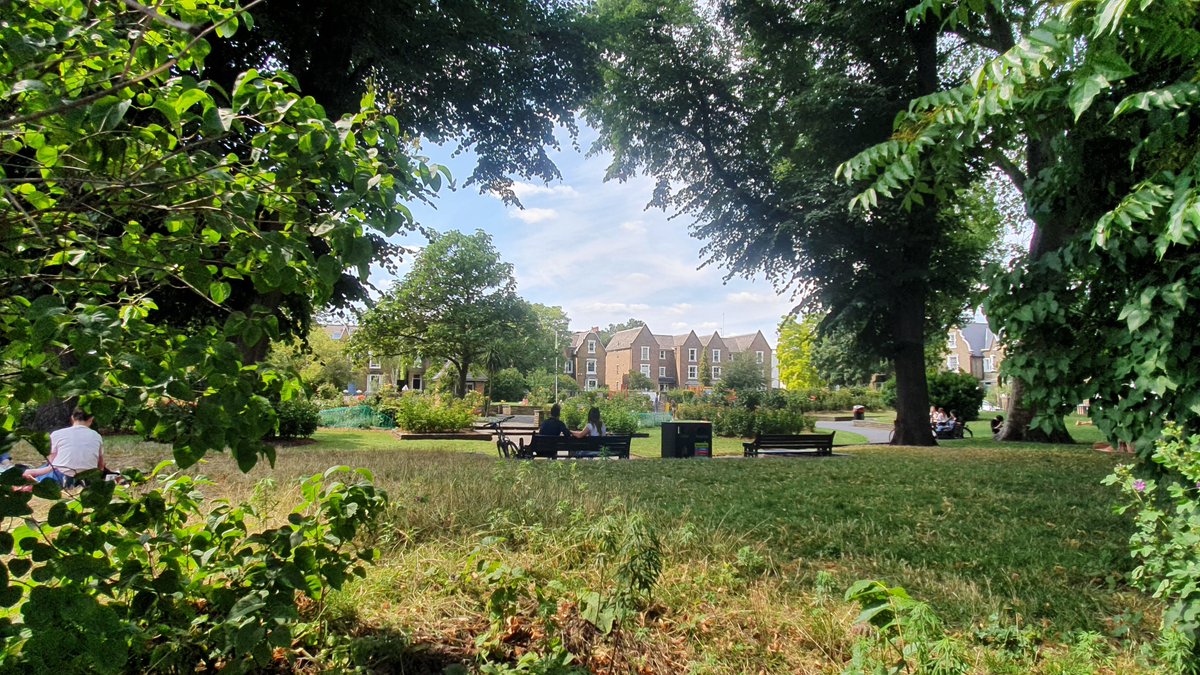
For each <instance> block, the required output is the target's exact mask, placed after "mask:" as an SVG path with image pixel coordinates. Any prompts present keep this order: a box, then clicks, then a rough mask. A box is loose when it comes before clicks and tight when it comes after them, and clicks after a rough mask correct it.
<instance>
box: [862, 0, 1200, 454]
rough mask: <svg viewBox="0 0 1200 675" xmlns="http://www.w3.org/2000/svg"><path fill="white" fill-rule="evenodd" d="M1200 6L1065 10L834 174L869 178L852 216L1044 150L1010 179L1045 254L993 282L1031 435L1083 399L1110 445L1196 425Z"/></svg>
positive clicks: (922, 105)
mask: <svg viewBox="0 0 1200 675" xmlns="http://www.w3.org/2000/svg"><path fill="white" fill-rule="evenodd" d="M945 7H946V5H945V3H940V2H928V3H923V5H922V11H926V10H927V11H944V10H945ZM1198 11H1200V10H1197V8H1196V7H1195V6H1194V5H1191V4H1188V3H1180V2H1145V3H1136V4H1135V3H1125V2H1120V1H1116V0H1109V1H1106V2H1100V3H1084V2H1069V3H1064V4H1063V5H1062V6H1061V7H1059V8H1056V10H1055V11H1053V12H1048V13H1046V14H1045V15H1043V16H1044V20H1043V21H1042V22H1041V23H1040V24H1039V25H1038V26H1036V27H1034V28H1033V29H1031V30H1029V31H1028V32H1027V33H1026V34H1025V35H1024V36H1022V38H1021V39H1020V40H1018V41H1017V42H1016V43H1015V44H1014V45H1013V46H1012V47H1011V48H1010V49H1008V50H1007V51H1004V53H1002V54H1001V55H999V56H997V57H996V58H994V59H992V60H990V61H988V62H987V63H986V64H985V65H984V66H983V67H981V68H979V69H978V70H976V71H975V72H974V73H973V74H972V75H971V77H970V78H969V79H968V80H967V81H966V82H965V83H963V84H962V85H961V86H958V87H955V88H953V89H950V90H947V91H941V92H937V93H935V94H933V95H930V96H926V97H922V98H918V99H916V100H914V101H913V103H912V105H911V107H910V109H909V111H908V112H907V113H906V114H905V115H903V116H901V117H900V118H899V119H898V121H897V125H898V126H897V129H896V134H895V135H894V137H893V138H892V140H890V141H888V142H886V143H884V144H881V145H877V146H875V147H872V148H870V149H868V150H866V151H864V152H863V153H861V154H860V155H858V156H857V157H855V158H854V159H852V160H851V161H849V162H847V163H846V165H845V166H844V167H843V169H842V173H843V175H846V176H849V177H851V178H856V179H865V180H866V181H867V184H866V188H865V189H864V191H863V192H862V193H861V194H860V195H859V197H858V198H857V199H856V203H857V204H859V205H866V204H870V203H873V202H875V201H877V200H878V198H879V197H881V196H882V197H887V196H895V197H900V198H903V199H905V200H907V201H908V202H912V201H913V196H914V195H918V196H919V195H937V194H941V193H945V192H947V191H950V190H953V189H955V187H956V186H957V185H958V184H959V183H958V180H959V176H960V175H961V172H962V168H963V167H964V166H967V165H970V164H971V163H972V162H976V161H978V160H979V159H980V158H986V157H988V156H994V155H995V153H996V152H997V151H1004V150H1008V149H1012V148H1017V147H1020V146H1022V145H1030V144H1035V145H1037V147H1038V148H1040V151H1041V155H1040V156H1036V155H1033V154H1031V155H1029V156H1028V157H1026V158H1025V165H1024V166H1011V167H1009V168H1010V175H1012V176H1013V177H1014V179H1015V180H1016V181H1017V183H1018V185H1019V186H1020V187H1021V188H1022V190H1023V192H1024V194H1025V199H1026V205H1027V209H1028V211H1029V213H1030V215H1031V217H1033V219H1034V220H1035V222H1037V223H1038V224H1039V228H1040V232H1039V236H1040V237H1041V240H1042V241H1041V242H1038V241H1035V244H1040V245H1039V246H1036V247H1035V249H1036V250H1037V252H1038V255H1032V254H1031V255H1030V256H1029V258H1028V259H1026V260H1022V261H1019V262H1018V263H1017V264H1016V265H1014V266H1012V267H1011V268H1010V269H1007V270H1005V271H1003V272H1002V273H1001V274H1000V275H999V276H997V278H996V279H995V283H994V284H993V286H992V293H991V296H990V298H989V301H988V304H987V311H988V314H989V316H990V317H991V318H992V319H993V321H996V322H997V323H998V324H999V326H1001V327H1002V328H1003V329H1004V332H1005V340H1006V344H1007V345H1008V347H1009V349H1010V354H1009V356H1008V358H1006V359H1005V363H1004V366H1003V369H1004V372H1005V373H1007V374H1009V375H1011V376H1014V377H1015V378H1016V379H1017V381H1022V382H1026V383H1028V395H1029V397H1030V398H1031V399H1033V401H1034V402H1035V403H1036V404H1037V407H1038V409H1039V410H1040V411H1041V413H1042V414H1041V415H1040V416H1039V417H1038V418H1037V419H1036V420H1034V422H1035V423H1036V424H1038V425H1039V426H1041V427H1043V428H1046V429H1049V428H1051V427H1052V426H1053V424H1054V418H1055V417H1056V416H1057V414H1059V413H1061V412H1062V411H1064V410H1067V409H1069V408H1070V407H1072V406H1074V405H1075V404H1077V403H1078V402H1079V401H1081V400H1088V401H1090V402H1091V408H1090V410H1091V414H1092V416H1093V419H1094V420H1095V421H1096V424H1097V426H1098V427H1099V428H1100V429H1101V430H1102V431H1103V432H1104V433H1105V434H1106V435H1107V436H1108V437H1109V438H1110V439H1112V440H1114V441H1127V442H1134V443H1137V445H1138V448H1139V451H1141V452H1143V453H1147V452H1149V450H1150V448H1151V447H1152V441H1153V439H1154V438H1156V437H1157V436H1158V434H1159V431H1160V429H1161V426H1162V424H1163V421H1164V420H1167V419H1174V420H1177V421H1178V422H1179V423H1180V424H1181V425H1183V426H1184V427H1185V428H1186V429H1192V430H1194V429H1195V428H1196V425H1197V424H1198V423H1200V393H1197V392H1200V369H1198V368H1197V367H1196V365H1195V364H1196V363H1197V358H1196V356H1197V350H1198V349H1200V343H1198V342H1197V340H1196V338H1195V330H1194V326H1196V325H1197V321H1198V319H1200V317H1198V316H1197V315H1196V312H1197V307H1200V303H1198V302H1197V293H1198V292H1200V291H1197V290H1196V289H1198V288H1200V278H1197V277H1196V275H1197V270H1198V269H1200V265H1197V262H1198V257H1197V247H1196V242H1197V232H1198V225H1200V191H1198V190H1197V186H1196V183H1197V179H1198V171H1200V161H1198V160H1200V154H1197V152H1196V150H1195V147H1196V145H1197V124H1196V102H1197V101H1200V93H1198V91H1200V90H1197V86H1196V84H1195V82H1194V81H1193V80H1194V77H1193V75H1194V69H1195V61H1196V56H1197V54H1200V31H1198V30H1197V28H1196V26H1197V18H1198ZM954 16H955V15H950V17H951V20H954V19H953V17H954Z"/></svg>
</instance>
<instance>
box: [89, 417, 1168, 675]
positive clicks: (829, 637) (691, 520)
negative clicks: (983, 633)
mask: <svg viewBox="0 0 1200 675" xmlns="http://www.w3.org/2000/svg"><path fill="white" fill-rule="evenodd" d="M839 436H841V434H839ZM314 440H315V442H313V443H309V444H298V445H291V446H283V447H280V448H279V449H278V458H277V462H276V466H275V467H274V468H272V467H269V466H266V465H265V464H264V465H260V466H259V467H257V468H256V469H255V470H253V471H252V472H250V473H249V474H242V473H241V472H239V471H238V470H237V468H236V466H235V465H234V463H233V462H232V461H231V460H230V458H229V457H228V456H226V455H223V454H217V455H211V456H210V457H208V458H207V460H206V462H205V463H203V464H202V465H200V466H198V467H197V468H196V469H194V471H198V472H202V473H204V474H206V475H208V476H210V477H212V478H213V479H214V480H215V481H216V486H214V487H213V488H211V489H210V490H209V495H208V496H209V497H210V498H228V499H234V500H257V502H258V503H259V504H260V505H262V506H263V507H264V508H265V509H266V510H268V511H271V512H273V513H274V516H275V518H276V519H277V520H281V519H282V518H283V517H284V516H285V515H286V512H287V510H288V508H289V505H290V504H292V503H294V502H295V501H296V499H297V493H296V488H295V485H296V483H297V480H298V479H299V477H301V476H304V475H309V474H312V473H316V472H319V471H323V470H324V469H325V468H327V467H328V466H330V465H336V464H347V465H351V466H356V467H366V468H369V469H371V470H372V471H373V472H374V474H375V478H376V481H377V482H378V484H379V485H380V486H381V487H383V488H385V489H386V490H387V491H388V492H389V494H390V495H391V499H392V504H393V506H392V508H391V509H390V511H389V514H388V516H387V518H386V519H385V520H384V522H382V523H380V524H379V526H378V527H376V528H374V529H373V543H375V544H376V545H378V546H380V547H381V549H382V550H383V552H384V555H383V558H382V560H381V561H380V563H379V565H377V566H375V567H373V568H372V569H371V571H370V574H369V576H368V578H367V579H366V580H365V581H363V582H361V583H358V584H356V585H354V586H353V587H351V588H350V589H348V590H347V591H346V592H344V593H342V594H339V595H338V599H337V600H336V602H335V605H336V606H337V608H338V611H339V612H341V613H342V614H344V615H345V616H346V617H347V618H348V620H353V621H355V622H358V623H359V624H363V625H366V626H370V627H373V628H372V629H373V630H388V631H397V632H398V633H402V634H404V635H406V636H408V638H406V639H411V640H413V641H414V642H415V643H417V644H419V645H424V647H422V648H421V649H427V648H431V647H433V648H437V649H442V648H444V649H447V650H449V652H451V653H453V654H459V655H462V654H469V653H471V651H472V650H473V649H474V647H473V645H474V638H475V637H476V636H477V635H478V634H479V632H480V631H483V630H485V629H486V627H487V619H486V609H485V605H486V598H485V597H483V596H482V595H480V594H481V593H484V592H485V591H483V590H481V587H480V585H479V584H478V583H477V582H476V581H473V580H472V577H471V576H470V574H468V572H467V570H468V569H469V568H470V561H471V560H474V559H475V558H473V557H472V556H479V555H483V556H486V557H487V558H488V559H494V560H499V561H503V562H504V563H505V564H508V565H512V566H515V567H519V568H520V569H522V570H525V571H526V572H527V573H528V574H529V575H531V577H532V578H534V579H537V580H538V581H537V584H538V585H540V586H544V587H548V586H546V585H547V584H550V583H551V582H555V583H558V584H561V587H562V589H564V590H563V591H562V592H563V593H567V594H568V595H569V594H570V593H575V592H581V591H582V590H586V589H596V588H603V587H604V584H606V583H610V581H607V579H608V577H607V576H606V572H605V571H604V570H605V568H604V567H603V564H602V563H601V562H600V561H598V560H596V559H594V558H593V557H592V556H591V554H585V553H582V552H581V551H580V550H579V549H578V547H577V545H576V544H575V543H573V542H575V541H576V539H577V538H578V536H579V535H580V532H581V531H582V530H581V529H580V528H584V527H587V526H588V524H589V523H591V522H593V521H595V520H596V519H597V518H600V517H601V516H602V515H603V514H609V513H614V512H617V513H640V514H643V515H644V516H645V517H646V518H647V519H648V522H649V523H650V524H651V525H652V526H653V527H654V529H655V531H656V532H657V533H658V534H659V536H660V538H661V540H662V542H663V553H664V563H665V565H664V570H663V576H662V578H661V580H660V582H659V585H658V587H657V589H656V591H655V601H656V602H657V603H658V604H659V605H660V606H661V608H660V609H658V610H656V612H657V613H658V614H657V616H658V618H656V619H655V621H654V622H652V623H647V624H646V625H644V626H641V627H639V628H637V630H636V631H634V632H631V633H630V634H628V635H627V636H626V638H625V639H626V640H627V641H628V644H627V645H626V648H627V649H633V650H634V651H636V652H637V656H636V658H637V659H643V660H645V663H644V665H646V666H647V667H653V668H655V669H658V671H659V672H675V671H685V670H693V671H702V672H717V673H739V672H757V671H759V670H765V671H766V672H805V673H818V672H839V671H840V670H841V669H842V667H844V665H845V663H846V661H847V660H848V659H849V656H850V645H851V644H852V643H853V641H854V639H855V635H854V633H853V630H852V620H853V617H854V616H855V614H856V611H855V608H853V607H850V606H848V605H846V604H845V603H843V602H841V600H840V597H841V593H842V592H843V591H844V590H845V588H846V587H848V586H849V585H850V584H851V583H852V582H853V581H854V580H856V579H860V578H876V579H880V580H883V581H885V582H886V583H888V584H889V585H898V586H903V587H905V588H906V589H908V591H909V592H910V593H911V594H913V595H914V596H915V597H917V598H919V599H922V600H925V601H928V602H930V603H931V604H932V605H933V608H934V609H935V611H937V612H938V613H939V615H941V616H942V617H943V618H944V619H946V620H947V621H948V622H949V625H950V626H951V628H952V629H953V630H954V631H956V632H957V633H959V634H960V635H969V634H970V632H971V630H973V629H974V628H975V627H977V626H988V625H994V624H995V623H996V622H1000V623H1004V622H1009V623H1012V622H1015V623H1018V624H1020V625H1030V626H1034V627H1036V630H1037V631H1038V632H1039V634H1041V635H1043V636H1045V637H1046V638H1047V639H1048V640H1050V643H1049V644H1048V645H1047V647H1046V649H1047V650H1050V651H1052V650H1053V649H1055V648H1054V647H1053V644H1054V642H1055V640H1057V639H1059V637H1060V636H1066V635H1068V634H1070V633H1072V632H1073V631H1080V630H1093V631H1098V632H1100V633H1102V634H1105V635H1114V634H1117V633H1120V632H1123V631H1126V630H1129V631H1131V632H1129V633H1127V635H1133V636H1143V637H1144V636H1145V635H1146V631H1147V630H1148V629H1149V628H1151V627H1152V626H1151V624H1152V623H1153V621H1154V616H1155V614H1154V610H1155V607H1154V605H1153V604H1152V603H1150V602H1148V601H1147V600H1146V599H1145V598H1144V597H1143V596H1141V595H1139V594H1136V593H1133V592H1131V591H1129V590H1128V589H1127V587H1126V586H1125V583H1124V578H1125V575H1126V574H1127V572H1128V571H1129V568H1130V565H1131V563H1130V560H1129V557H1128V554H1127V552H1126V546H1127V541H1128V536H1129V533H1130V525H1129V523H1128V522H1127V521H1126V520H1124V519H1123V518H1121V517H1118V516H1116V515H1114V514H1113V513H1112V509H1111V505H1112V503H1113V499H1112V498H1113V496H1114V495H1112V494H1110V493H1109V491H1108V490H1107V489H1106V488H1104V487H1102V486H1101V485H1100V484H1099V481H1100V479H1101V478H1102V477H1103V476H1104V475H1106V474H1107V473H1108V472H1109V471H1110V470H1111V468H1112V466H1113V464H1114V463H1115V462H1116V461H1119V459H1118V458H1114V457H1112V456H1110V455H1105V454H1101V453H1095V452H1092V451H1091V450H1090V448H1089V446H1082V445H1081V446H1052V447H1046V446H1036V445H1027V446H1026V445H1021V446H1011V445H1004V446H1000V447H995V448H992V447H981V446H983V445H984V444H990V443H991V441H990V440H987V441H984V440H983V439H980V441H979V442H971V441H969V440H968V441H963V442H955V443H942V444H941V445H940V446H939V447H933V448H907V447H890V446H867V447H849V448H841V449H839V450H838V454H839V455H841V456H838V457H833V458H822V459H811V458H807V459H792V458H758V459H754V460H741V459H718V460H712V461H697V460H674V461H661V460H656V459H651V458H654V457H658V456H659V454H660V450H659V447H660V446H659V438H658V436H657V434H655V433H653V432H652V433H651V436H650V438H644V439H637V440H635V443H634V453H635V454H636V455H637V456H639V457H641V459H638V460H635V461H629V462H619V461H587V462H545V461H538V462H505V461H500V460H498V459H496V456H495V446H494V444H492V443H490V442H476V441H400V440H399V439H397V438H396V437H395V436H394V435H392V434H390V433H388V432H377V431H341V430H325V429H323V430H321V431H319V432H318V433H317V435H316V436H315V438H314ZM714 445H715V447H714V450H715V452H716V454H717V455H718V456H722V455H741V441H740V439H716V441H715V443H714ZM106 447H107V448H108V452H109V456H110V460H111V461H112V462H113V463H115V464H117V465H119V466H142V467H149V466H151V465H153V464H154V463H155V462H156V461H158V460H160V459H162V458H165V457H167V456H169V451H168V448H166V447H164V446H161V445H157V444H148V443H143V442H140V441H138V440H136V439H134V438H132V437H112V438H109V439H107V440H106ZM264 478H269V479H271V480H272V481H274V487H273V488H271V489H267V490H264V489H261V488H260V489H258V490H256V488H255V486H256V483H257V482H258V481H259V480H261V479H264ZM489 537H490V539H489ZM747 552H749V553H747ZM747 556H749V559H751V560H757V561H760V562H759V563H755V564H753V565H750V566H747V565H746V564H745V559H746V558H747ZM464 575H466V576H464ZM601 647H603V645H601ZM980 649H982V647H980ZM1001 657H1003V655H1002V654H1001V655H999V656H997V655H996V654H992V655H991V656H989V657H988V658H992V659H996V658H1001ZM631 658H633V657H631ZM1004 658H1007V657H1004ZM980 659H981V660H980V662H983V657H980ZM979 672H987V669H986V668H981V670H980V671H979ZM1012 672H1021V669H1020V668H1017V670H1014V671H1012ZM1122 672H1125V671H1122Z"/></svg>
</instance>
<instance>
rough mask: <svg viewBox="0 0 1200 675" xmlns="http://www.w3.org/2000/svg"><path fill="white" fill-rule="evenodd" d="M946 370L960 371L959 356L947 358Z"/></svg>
mask: <svg viewBox="0 0 1200 675" xmlns="http://www.w3.org/2000/svg"><path fill="white" fill-rule="evenodd" d="M946 369H947V370H953V371H957V370H958V356H947V357H946Z"/></svg>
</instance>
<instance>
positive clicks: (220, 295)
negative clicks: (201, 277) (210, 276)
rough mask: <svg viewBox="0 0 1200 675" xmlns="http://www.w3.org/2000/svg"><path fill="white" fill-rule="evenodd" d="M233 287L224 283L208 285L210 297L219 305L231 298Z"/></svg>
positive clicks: (216, 282) (215, 282)
mask: <svg viewBox="0 0 1200 675" xmlns="http://www.w3.org/2000/svg"><path fill="white" fill-rule="evenodd" d="M231 291H232V287H231V286H230V285H229V284H228V283H226V282H224V281H214V282H212V283H211V284H209V285H208V296H209V297H210V298H212V301H213V302H215V303H217V304H218V305H219V304H221V303H223V302H225V300H226V299H227V298H229V294H230V292H231Z"/></svg>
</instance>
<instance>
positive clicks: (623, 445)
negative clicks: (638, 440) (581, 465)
mask: <svg viewBox="0 0 1200 675" xmlns="http://www.w3.org/2000/svg"><path fill="white" fill-rule="evenodd" d="M632 441H633V437H632V436H630V435H613V436H588V437H585V438H575V437H573V436H542V435H539V434H534V436H533V437H532V438H530V439H529V444H528V445H525V443H524V441H522V443H521V445H520V446H519V447H518V449H517V457H518V458H520V459H537V458H538V457H542V458H545V459H585V458H589V457H616V458H618V459H629V444H630V443H631V442H632Z"/></svg>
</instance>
